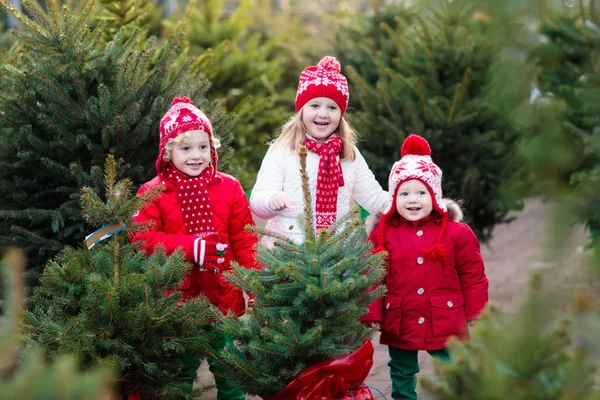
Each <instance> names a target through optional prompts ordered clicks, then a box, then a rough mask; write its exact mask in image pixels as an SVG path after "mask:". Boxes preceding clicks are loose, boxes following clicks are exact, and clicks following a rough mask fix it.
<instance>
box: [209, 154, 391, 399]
mask: <svg viewBox="0 0 600 400" xmlns="http://www.w3.org/2000/svg"><path fill="white" fill-rule="evenodd" d="M300 159H301V165H302V177H303V190H304V205H305V213H304V217H303V218H304V220H303V221H301V222H303V227H304V232H305V237H306V240H305V242H304V243H301V244H300V243H292V242H291V241H290V240H289V239H287V238H284V237H279V236H275V235H273V234H272V233H270V232H268V231H264V230H262V229H259V228H257V229H256V230H257V232H258V233H259V234H263V235H269V236H272V237H274V238H275V239H276V241H275V245H274V247H273V248H266V247H259V249H258V254H257V261H258V262H259V263H260V264H261V265H262V269H260V270H246V269H244V268H241V267H239V266H236V267H235V274H232V275H230V276H229V279H230V280H231V282H232V283H233V284H234V285H236V286H237V287H239V288H241V289H243V290H245V291H246V292H247V293H252V294H254V295H255V296H256V303H255V305H254V308H252V309H250V310H248V312H247V317H246V318H237V317H235V316H234V315H228V316H227V317H223V318H221V322H222V324H221V329H223V331H224V332H225V333H227V334H229V335H231V336H232V337H233V338H234V340H235V343H236V345H235V346H233V347H228V348H226V349H224V350H223V351H222V352H221V353H220V354H216V357H217V358H218V359H219V360H220V361H221V362H222V363H223V364H224V365H225V366H226V367H227V369H228V376H227V377H228V378H229V379H231V380H232V381H233V382H235V383H236V384H237V385H238V386H239V387H240V388H241V389H242V390H243V391H244V392H246V393H249V394H256V395H259V396H270V395H274V394H276V393H277V392H279V391H280V390H281V389H283V388H284V387H285V386H286V385H288V384H289V383H290V382H292V381H293V380H294V379H295V378H296V377H298V376H299V375H300V374H302V373H303V372H304V371H305V370H306V369H307V368H309V367H311V366H314V365H316V364H319V363H321V362H325V361H327V360H332V359H337V358H340V357H343V356H346V355H348V354H350V353H352V352H353V351H355V350H357V349H358V348H359V347H361V346H363V344H364V343H365V341H367V340H368V339H369V338H370V337H371V336H372V335H373V334H374V330H373V329H372V328H369V327H367V326H365V325H363V324H361V323H360V322H359V317H360V316H362V315H364V314H366V312H367V306H368V305H369V304H370V303H372V302H373V300H375V299H376V298H378V297H381V296H382V295H383V293H384V291H385V289H384V287H383V286H380V285H378V283H379V282H380V281H381V280H382V279H383V277H384V275H385V268H384V264H383V258H382V255H381V254H376V255H372V254H371V250H372V249H371V245H370V244H368V242H367V238H366V234H365V232H364V228H363V227H362V225H361V220H360V218H359V217H358V210H354V212H351V213H349V214H348V215H347V216H346V217H345V218H343V219H342V220H341V221H337V222H336V223H335V224H334V225H332V226H331V227H330V228H329V229H327V230H320V231H319V232H318V234H316V233H315V228H314V225H313V214H312V211H311V205H310V199H309V189H308V177H307V175H306V173H305V163H306V150H304V152H301V153H300ZM299 173H300V172H299ZM372 288H374V289H373V290H370V289H372ZM369 362H370V360H361V368H362V367H363V366H364V365H365V363H366V365H368V368H367V369H366V373H365V376H366V374H367V373H368V371H369V369H370V365H371V364H369ZM349 368H352V367H349ZM363 379H364V377H363ZM359 383H362V381H360V382H359ZM342 394H343V393H342ZM283 398H287V397H283ZM319 398H321V397H319ZM344 398H345V397H344ZM348 398H349V397H348Z"/></svg>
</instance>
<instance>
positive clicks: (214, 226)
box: [133, 97, 257, 400]
mask: <svg viewBox="0 0 600 400" xmlns="http://www.w3.org/2000/svg"><path fill="white" fill-rule="evenodd" d="M218 147H219V142H218V139H217V138H215V137H214V136H213V129H212V125H211V123H210V121H209V119H208V118H207V117H206V115H204V113H203V112H202V111H200V110H199V109H198V108H196V107H195V106H194V105H193V104H192V101H191V100H190V99H188V98H186V97H176V98H175V99H174V100H173V102H172V105H171V108H170V109H169V111H168V112H167V113H166V114H165V115H164V116H163V118H162V119H161V121H160V144H159V155H158V159H157V160H156V170H157V172H158V176H156V177H155V178H154V179H152V180H151V181H149V182H147V183H146V184H144V185H143V186H142V187H141V188H140V189H139V190H138V194H142V193H144V192H145V191H146V190H148V189H150V188H152V187H154V186H157V185H163V186H164V190H163V191H162V192H161V194H160V196H159V198H158V199H156V200H155V201H154V202H152V203H150V204H147V205H146V206H144V208H142V210H140V211H139V213H138V214H137V215H136V216H135V220H136V221H137V222H151V223H152V226H153V227H152V228H150V229H149V230H146V231H144V232H140V233H138V234H136V235H135V236H134V237H133V240H134V241H141V242H142V243H143V248H144V249H145V251H146V252H148V253H152V252H153V251H154V249H155V247H156V246H157V245H159V244H161V245H162V246H164V248H165V249H166V251H167V253H169V254H170V253H173V252H174V251H175V250H176V249H178V248H180V249H182V250H183V252H184V254H185V256H186V258H187V260H188V261H190V262H192V263H194V267H193V268H192V269H191V270H190V272H189V274H188V275H187V276H186V278H185V279H184V281H183V282H182V284H181V286H180V287H179V288H178V290H180V291H181V292H182V295H183V300H184V301H185V300H187V299H190V298H194V297H197V296H200V295H204V296H206V297H207V299H208V300H209V301H210V302H211V303H212V304H214V305H216V306H218V307H219V309H220V310H221V312H223V313H227V312H228V311H230V310H231V311H233V312H234V313H235V314H236V315H238V316H239V315H242V314H243V313H244V311H245V301H244V297H243V293H242V292H241V291H240V290H239V289H237V288H235V287H234V286H232V285H230V284H229V282H227V280H226V279H225V278H224V277H223V272H225V271H227V270H230V269H231V266H230V264H231V262H232V261H234V260H235V261H237V262H238V263H239V264H240V265H242V266H244V267H247V268H256V261H255V249H254V246H255V244H256V243H257V237H256V235H255V234H253V233H249V232H247V231H246V230H245V227H246V225H254V222H253V220H252V216H251V214H250V208H249V205H248V200H247V198H246V195H245V193H244V191H243V189H242V186H241V185H240V183H239V182H238V181H237V180H236V179H235V178H233V177H232V176H229V175H226V174H223V173H221V172H218V171H217V160H218V157H217V148H218ZM217 336H218V337H217V339H216V340H215V341H214V343H212V345H213V348H214V349H219V348H222V347H223V346H224V345H225V344H226V343H227V342H231V341H232V340H231V338H229V337H226V336H223V335H222V334H220V335H217ZM179 361H180V362H181V363H182V364H183V365H184V368H183V372H182V376H183V377H185V378H187V379H189V382H190V385H189V390H190V393H191V390H192V386H193V382H194V379H195V378H196V374H197V370H198V367H199V366H200V358H199V357H198V356H196V355H186V356H183V357H181V358H180V360H179ZM208 362H209V365H210V370H211V371H213V372H215V371H217V370H218V368H219V366H218V365H217V364H216V361H215V360H213V359H211V358H209V359H208ZM215 383H216V386H217V391H218V392H217V399H219V400H225V399H227V400H238V399H240V400H241V399H244V398H245V395H244V393H242V392H241V391H239V389H237V388H235V387H233V386H232V385H231V384H229V383H228V382H226V381H225V380H224V379H222V378H219V377H218V376H215Z"/></svg>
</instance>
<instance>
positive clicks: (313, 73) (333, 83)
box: [296, 56, 350, 115]
mask: <svg viewBox="0 0 600 400" xmlns="http://www.w3.org/2000/svg"><path fill="white" fill-rule="evenodd" d="M341 69H342V68H341V66H340V63H339V61H338V60H337V59H336V58H335V57H331V56H325V57H323V58H322V59H321V61H319V64H317V65H316V66H315V65H313V66H310V67H307V68H305V69H304V71H302V73H301V74H300V81H299V82H298V91H297V92H296V112H298V111H300V109H302V107H303V106H304V105H305V104H306V103H307V102H309V101H310V100H311V99H314V98H316V97H327V98H330V99H332V100H333V101H335V102H336V104H337V105H338V106H339V107H340V111H341V112H342V115H344V114H345V113H346V108H347V107H348V99H349V97H350V92H349V91H348V81H347V80H346V77H345V76H344V75H342V74H341V73H340V71H341Z"/></svg>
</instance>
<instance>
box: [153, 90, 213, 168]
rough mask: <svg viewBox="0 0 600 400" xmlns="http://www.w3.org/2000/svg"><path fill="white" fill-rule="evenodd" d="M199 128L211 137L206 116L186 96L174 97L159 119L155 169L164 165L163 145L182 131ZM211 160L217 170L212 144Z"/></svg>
mask: <svg viewBox="0 0 600 400" xmlns="http://www.w3.org/2000/svg"><path fill="white" fill-rule="evenodd" d="M194 130H200V131H204V132H206V133H208V135H209V136H210V137H211V138H212V136H213V128H212V124H211V123H210V120H209V119H208V117H207V116H206V115H205V114H204V113H203V112H202V111H200V110H199V109H198V108H197V107H195V106H194V103H193V102H192V100H190V99H189V98H187V97H183V96H182V97H175V98H174V99H173V101H172V102H171V108H170V109H169V111H167V112H166V114H165V115H164V116H163V117H162V118H161V120H160V128H159V133H160V142H159V149H158V158H157V159H156V171H157V172H158V173H160V172H162V170H163V168H164V167H165V163H164V160H163V156H164V154H165V146H166V144H167V143H168V142H169V140H170V139H175V138H176V137H177V136H179V135H180V134H182V133H184V132H188V131H194ZM210 153H211V161H212V163H213V167H214V168H213V170H214V172H215V173H216V171H217V161H218V156H217V150H216V149H215V148H214V146H213V145H212V141H211V147H210Z"/></svg>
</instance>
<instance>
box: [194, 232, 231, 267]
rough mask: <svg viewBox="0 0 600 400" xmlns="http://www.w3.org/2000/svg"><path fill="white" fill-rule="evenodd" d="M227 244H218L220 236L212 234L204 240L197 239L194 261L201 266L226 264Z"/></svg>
mask: <svg viewBox="0 0 600 400" xmlns="http://www.w3.org/2000/svg"><path fill="white" fill-rule="evenodd" d="M227 247H228V246H227V245H226V244H225V243H219V242H218V236H217V235H216V234H214V233H213V234H211V235H208V236H206V237H204V239H200V238H198V239H196V241H195V242H194V261H195V262H196V263H197V264H198V265H200V266H204V265H205V264H223V263H224V262H225V250H226V249H227Z"/></svg>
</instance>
